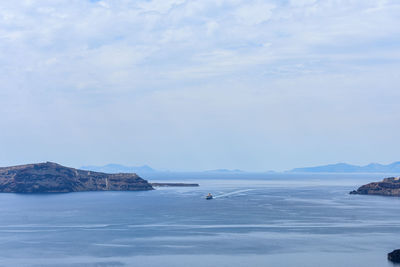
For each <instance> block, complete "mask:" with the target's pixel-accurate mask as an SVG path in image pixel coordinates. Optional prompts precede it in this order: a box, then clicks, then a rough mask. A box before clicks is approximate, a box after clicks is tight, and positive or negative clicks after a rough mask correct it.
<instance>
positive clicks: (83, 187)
mask: <svg viewBox="0 0 400 267" xmlns="http://www.w3.org/2000/svg"><path fill="white" fill-rule="evenodd" d="M152 189H153V187H152V186H151V185H150V184H149V183H148V182H147V181H146V180H144V179H142V178H140V177H139V176H138V175H136V174H134V173H117V174H107V173H101V172H92V171H84V170H78V169H73V168H68V167H64V166H61V165H59V164H56V163H52V162H46V163H38V164H27V165H20V166H13V167H3V168H0V192H15V193H62V192H79V191H137V190H152Z"/></svg>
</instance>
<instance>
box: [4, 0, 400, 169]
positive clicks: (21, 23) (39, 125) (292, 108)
mask: <svg viewBox="0 0 400 267" xmlns="http://www.w3.org/2000/svg"><path fill="white" fill-rule="evenodd" d="M0 66H1V71H0V125H1V127H0V166H8V165H16V164H24V163H31V162H43V161H54V162H58V163H61V164H64V165H67V166H72V167H79V166H82V165H104V164H107V163H119V164H125V165H130V166H137V165H143V164H148V165H150V166H152V167H153V168H156V169H168V170H183V171H190V170H209V169H218V168H227V169H243V170H248V171H267V170H278V171H280V170H287V169H291V168H295V167H303V166H314V165H321V164H328V163H336V162H348V163H352V164H368V163H370V162H379V163H390V162H393V161H398V160H400V154H399V151H400V139H399V132H400V123H399V122H400V107H399V100H400V87H399V85H400V75H399V72H400V2H399V1H398V0H276V1H272V0H271V1H267V0H265V1H261V0H231V1H225V0H201V1H191V0H152V1H142V0H138V1H129V0H100V1H94V0H91V1H90V0H20V1H14V0H2V1H1V2H0Z"/></svg>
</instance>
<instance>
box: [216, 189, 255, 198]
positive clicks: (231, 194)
mask: <svg viewBox="0 0 400 267" xmlns="http://www.w3.org/2000/svg"><path fill="white" fill-rule="evenodd" d="M253 190H254V189H244V190H237V191H233V192H229V193H226V194H222V195H216V196H214V197H213V198H222V197H229V196H233V195H237V194H240V193H244V192H248V191H253Z"/></svg>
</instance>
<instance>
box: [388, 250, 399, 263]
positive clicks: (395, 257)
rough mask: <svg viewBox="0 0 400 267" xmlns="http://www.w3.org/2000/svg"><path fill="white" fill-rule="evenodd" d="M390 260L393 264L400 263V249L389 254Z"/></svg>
mask: <svg viewBox="0 0 400 267" xmlns="http://www.w3.org/2000/svg"><path fill="white" fill-rule="evenodd" d="M388 260H390V261H391V262H396V263H400V249H396V250H393V251H392V252H390V253H388Z"/></svg>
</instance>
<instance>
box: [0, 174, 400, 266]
mask: <svg viewBox="0 0 400 267" xmlns="http://www.w3.org/2000/svg"><path fill="white" fill-rule="evenodd" d="M148 178H150V180H152V181H161V182H162V181H165V180H166V179H168V181H172V180H173V179H176V180H177V181H186V182H198V183H200V185H201V186H200V187H190V188H172V187H170V188H160V189H157V190H154V191H146V192H82V193H69V194H42V195H40V194H37V195H27V194H0V202H1V205H0V214H1V217H0V237H1V238H0V265H1V266H182V267H183V266H185V267H186V266H191V267H197V266H204V265H208V266H283V267H285V266H288V267H289V266H296V267H299V266H307V267H310V266H311V267H313V266H315V267H317V266H328V267H329V266H332V267H333V266H355V267H356V266H377V267H381V266H393V265H392V264H391V263H389V262H388V261H387V260H386V254H387V253H388V252H389V251H391V250H393V249H395V248H400V241H399V239H398V237H399V236H400V198H393V197H379V196H359V195H349V194H348V192H349V191H350V190H353V189H355V188H357V187H358V186H359V185H361V184H364V183H366V182H369V181H374V180H378V179H381V178H383V176H382V175H371V174H368V175H316V174H312V175H293V174H291V175H289V174H285V175H284V174H282V175H247V174H242V176H240V175H231V176H230V175H229V174H224V175H221V176H220V175H217V174H213V175H211V174H209V175H206V176H201V175H200V176H199V175H194V174H185V175H184V174H180V175H173V174H170V175H169V176H168V175H156V174H154V175H153V176H151V177H148ZM208 192H211V193H213V194H214V195H215V199H213V200H209V201H207V200H205V199H204V196H205V195H206V194H207V193H208Z"/></svg>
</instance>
